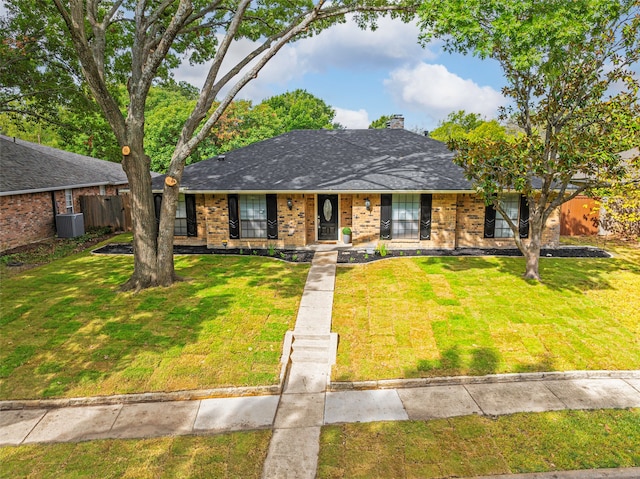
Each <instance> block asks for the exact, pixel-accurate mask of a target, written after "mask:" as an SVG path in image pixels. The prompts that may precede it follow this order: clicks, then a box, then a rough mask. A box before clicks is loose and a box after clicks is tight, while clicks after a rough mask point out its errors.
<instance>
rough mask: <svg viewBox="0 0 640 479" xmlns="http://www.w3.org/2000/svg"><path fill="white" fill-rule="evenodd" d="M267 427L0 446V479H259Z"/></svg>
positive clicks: (264, 451)
mask: <svg viewBox="0 0 640 479" xmlns="http://www.w3.org/2000/svg"><path fill="white" fill-rule="evenodd" d="M270 439H271V431H256V432H250V433H247V432H238V433H233V434H223V435H219V436H212V437H205V436H200V437H198V436H195V437H194V436H188V437H166V438H159V439H142V440H122V439H121V440H116V439H110V440H104V441H90V442H81V443H66V444H35V445H29V446H18V447H0V463H1V464H2V467H0V478H7V479H14V478H18V477H20V478H25V479H64V478H80V477H82V478H95V479H107V478H118V479H120V478H129V479H145V478H149V479H151V478H153V479H157V478H177V477H179V478H183V479H188V478H193V479H201V478H204V477H211V478H220V479H223V478H251V477H254V478H256V479H257V478H259V477H260V476H261V474H262V464H263V462H264V460H265V458H266V456H267V448H268V447H269V440H270Z"/></svg>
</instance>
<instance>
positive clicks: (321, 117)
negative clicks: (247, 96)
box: [263, 89, 336, 133]
mask: <svg viewBox="0 0 640 479" xmlns="http://www.w3.org/2000/svg"><path fill="white" fill-rule="evenodd" d="M263 103H264V104H265V105H268V106H269V107H271V109H272V110H273V111H274V112H275V114H276V116H277V117H278V118H279V119H280V121H281V122H282V126H281V128H280V132H279V133H285V132H287V131H292V130H319V129H321V128H327V129H333V119H334V117H335V116H336V112H335V110H334V109H333V108H331V107H330V106H329V105H327V104H326V103H325V102H324V100H321V99H320V98H318V97H316V96H314V95H312V94H311V93H309V92H308V91H306V90H300V89H298V90H295V91H291V92H286V93H283V94H281V95H276V96H273V97H271V98H268V99H266V100H264V101H263Z"/></svg>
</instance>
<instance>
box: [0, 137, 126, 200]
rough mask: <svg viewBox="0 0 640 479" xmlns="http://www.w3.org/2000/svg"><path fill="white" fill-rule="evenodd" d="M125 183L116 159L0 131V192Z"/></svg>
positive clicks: (39, 190) (27, 191) (124, 176)
mask: <svg viewBox="0 0 640 479" xmlns="http://www.w3.org/2000/svg"><path fill="white" fill-rule="evenodd" d="M126 183H127V176H126V175H125V173H124V171H123V170H122V166H121V165H120V164H119V163H114V162H111V161H104V160H99V159H97V158H92V157H90V156H83V155H78V154H76V153H69V152H68V151H63V150H58V149H56V148H51V147H48V146H43V145H38V144H36V143H30V142H28V141H23V140H17V139H16V140H14V139H13V138H9V137H6V136H3V135H0V196H6V195H16V194H24V193H38V192H42V191H55V190H61V189H66V188H82V187H86V186H98V185H124V184H126Z"/></svg>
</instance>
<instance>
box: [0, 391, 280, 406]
mask: <svg viewBox="0 0 640 479" xmlns="http://www.w3.org/2000/svg"><path fill="white" fill-rule="evenodd" d="M281 392H282V386H281V385H272V386H255V387H239V388H234V387H229V388H217V389H198V390H190V391H175V392H168V393H167V392H160V393H151V392H150V393H139V394H117V395H114V396H91V397H75V398H60V399H16V400H8V401H0V411H10V410H17V409H18V410H19V409H59V408H64V407H79V406H108V405H112V404H134V403H148V402H170V401H197V400H201V399H211V398H232V397H247V396H276V395H279V394H280V393H281Z"/></svg>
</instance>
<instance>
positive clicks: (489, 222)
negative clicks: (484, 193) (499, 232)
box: [484, 205, 496, 238]
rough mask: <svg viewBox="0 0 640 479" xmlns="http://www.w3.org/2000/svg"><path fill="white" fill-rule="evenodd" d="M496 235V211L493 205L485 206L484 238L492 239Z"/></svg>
mask: <svg viewBox="0 0 640 479" xmlns="http://www.w3.org/2000/svg"><path fill="white" fill-rule="evenodd" d="M495 234H496V210H494V209H493V205H487V206H486V207H485V209H484V237H485V238H493V237H494V236H495Z"/></svg>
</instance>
